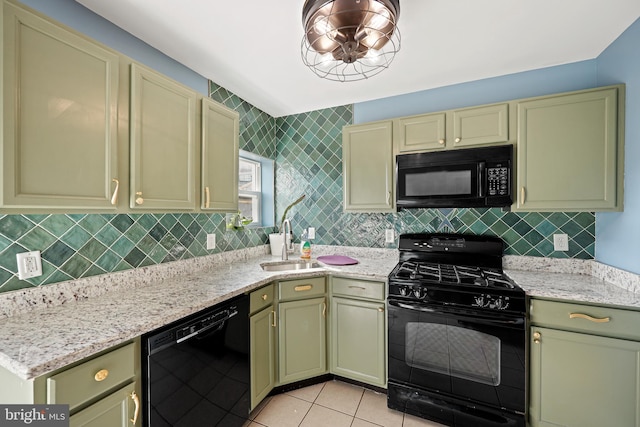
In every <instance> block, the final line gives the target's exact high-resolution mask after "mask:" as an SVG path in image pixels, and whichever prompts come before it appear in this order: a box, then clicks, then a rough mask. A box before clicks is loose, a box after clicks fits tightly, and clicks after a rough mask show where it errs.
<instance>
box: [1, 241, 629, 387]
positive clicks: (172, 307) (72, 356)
mask: <svg viewBox="0 0 640 427" xmlns="http://www.w3.org/2000/svg"><path fill="white" fill-rule="evenodd" d="M267 248H268V246H265V247H258V248H252V249H251V250H248V251H247V250H245V251H233V252H231V253H223V254H218V255H212V256H209V257H201V258H197V259H192V260H186V261H178V262H175V263H167V264H162V265H160V266H153V267H145V268H141V269H135V270H131V271H127V272H121V273H114V274H109V275H103V276H95V277H93V278H87V279H81V280H77V281H72V282H64V283H62V284H59V285H56V284H54V285H47V286H44V287H40V288H34V289H28V290H21V291H14V292H7V293H5V294H7V295H3V294H0V368H5V369H7V370H9V371H10V372H12V373H14V374H15V375H17V376H18V377H20V378H23V379H31V378H35V377H37V376H40V375H43V374H46V373H48V372H51V371H53V370H56V369H58V368H61V367H64V366H66V365H68V364H71V363H74V362H76V361H79V360H82V359H84V358H86V357H90V356H92V355H94V354H96V353H98V352H100V351H103V350H106V349H108V348H110V347H113V346H116V345H118V344H121V343H123V342H126V341H128V340H130V339H133V338H136V337H138V336H140V335H142V334H144V333H146V332H150V331H152V330H154V329H157V328H159V327H162V326H164V325H166V324H168V323H171V322H173V321H175V320H179V319H181V318H183V317H185V316H188V315H190V314H193V313H195V312H197V311H199V310H202V309H204V308H207V307H210V306H212V305H215V304H216V303H218V302H221V301H224V300H226V299H229V298H231V297H233V296H236V295H239V294H242V293H246V292H250V291H251V290H254V289H257V288H259V287H261V286H263V285H266V284H269V283H271V282H274V281H276V280H287V279H295V278H301V277H322V276H326V275H328V274H332V275H341V276H347V277H354V278H360V279H369V280H379V281H386V279H387V276H388V275H389V273H390V272H391V270H392V269H393V267H394V266H395V265H396V263H397V262H398V251H397V250H395V249H370V248H348V247H337V246H336V247H332V246H324V247H323V246H315V247H314V254H313V255H314V258H315V257H317V256H319V255H327V254H340V255H347V256H351V257H353V258H356V259H358V260H359V263H358V264H356V265H351V266H340V267H337V266H323V267H322V268H318V269H310V270H301V271H295V272H294V271H283V272H265V271H263V270H262V269H261V268H260V264H261V263H263V262H273V261H278V260H279V259H278V258H272V257H271V256H270V255H268V254H267V250H268V249H267ZM291 258H292V259H296V258H297V255H292V257H291ZM504 260H505V261H504V265H505V271H507V273H508V274H509V275H510V276H511V277H512V278H513V279H514V280H515V281H516V282H517V283H518V284H520V285H521V286H522V287H523V288H524V289H525V291H526V292H527V293H528V294H529V295H530V296H534V297H541V298H552V299H566V300H572V301H579V302H589V303H597V304H611V305H617V306H622V307H630V308H637V309H640V292H638V293H636V292H634V290H636V291H637V290H638V289H640V276H638V275H633V274H630V273H625V272H620V270H616V269H612V268H611V267H607V266H602V265H600V264H599V263H596V262H595V261H584V260H552V259H549V258H543V259H540V258H534V257H508V256H507V257H505V259H504ZM599 276H601V277H602V278H600V277H599ZM604 278H606V279H608V281H605V280H603V279H604ZM611 282H614V283H616V284H613V283H611ZM621 284H622V286H621Z"/></svg>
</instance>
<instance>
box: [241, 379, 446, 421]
mask: <svg viewBox="0 0 640 427" xmlns="http://www.w3.org/2000/svg"><path fill="white" fill-rule="evenodd" d="M251 418H252V421H251V422H249V423H248V424H247V427H262V426H266V427H380V426H382V427H442V425H441V424H438V423H434V422H431V421H427V420H423V419H422V418H417V417H414V416H412V415H406V414H403V413H401V412H398V411H394V410H391V409H389V408H387V396H386V395H385V394H382V393H376V392H374V391H371V390H368V389H365V388H363V387H360V386H356V385H353V384H348V383H345V382H342V381H327V382H325V383H320V384H316V385H312V386H309V387H305V388H301V389H298V390H294V391H291V392H287V393H283V394H278V395H276V396H271V397H268V398H266V399H265V400H264V401H263V402H262V403H261V404H260V406H258V407H257V408H256V409H255V410H254V411H253V412H252V413H251Z"/></svg>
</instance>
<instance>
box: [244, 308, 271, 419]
mask: <svg viewBox="0 0 640 427" xmlns="http://www.w3.org/2000/svg"><path fill="white" fill-rule="evenodd" d="M249 329H250V334H249V336H250V337H251V351H250V355H251V356H250V357H251V409H252V410H253V409H254V408H255V407H256V406H258V404H259V403H260V402H261V401H262V399H264V398H265V397H266V396H267V395H268V394H269V392H270V391H271V390H272V389H273V387H274V385H275V382H276V361H275V358H276V323H275V311H274V310H273V306H269V307H267V308H265V309H263V310H262V311H259V312H257V313H256V314H253V315H252V316H250V317H249Z"/></svg>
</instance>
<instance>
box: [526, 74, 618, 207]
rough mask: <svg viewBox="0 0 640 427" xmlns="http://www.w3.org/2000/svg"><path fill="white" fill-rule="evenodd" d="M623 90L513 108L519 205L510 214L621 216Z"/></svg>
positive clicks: (586, 93) (577, 94)
mask: <svg viewBox="0 0 640 427" xmlns="http://www.w3.org/2000/svg"><path fill="white" fill-rule="evenodd" d="M623 88H624V87H623V86H615V87H607V88H600V89H595V90H587V91H582V92H574V93H570V94H563V95H556V96H548V97H542V98H535V99H532V100H525V101H522V102H519V103H518V104H517V110H518V113H517V114H518V142H517V193H516V194H515V195H516V196H517V202H516V203H515V204H514V206H513V210H518V211H614V210H622V200H623V197H622V176H623V175H622V170H623V124H622V120H623V118H624V111H623V108H624V91H623V90H624V89H623Z"/></svg>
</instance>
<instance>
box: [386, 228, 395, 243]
mask: <svg viewBox="0 0 640 427" xmlns="http://www.w3.org/2000/svg"><path fill="white" fill-rule="evenodd" d="M395 239H396V233H395V232H394V231H393V229H392V228H387V229H386V230H384V242H385V243H393V242H394V241H395Z"/></svg>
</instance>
